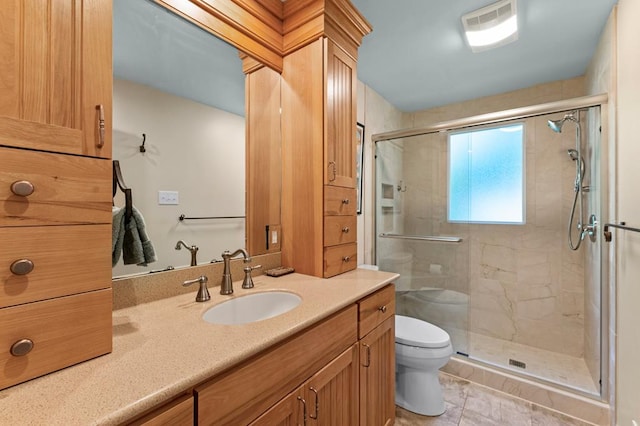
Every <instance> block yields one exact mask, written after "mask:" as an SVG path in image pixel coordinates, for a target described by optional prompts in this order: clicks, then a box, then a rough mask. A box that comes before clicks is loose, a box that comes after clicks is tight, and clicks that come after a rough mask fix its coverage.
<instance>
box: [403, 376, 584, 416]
mask: <svg viewBox="0 0 640 426" xmlns="http://www.w3.org/2000/svg"><path fill="white" fill-rule="evenodd" d="M440 382H441V384H442V388H443V393H444V399H445V405H446V407H447V411H446V412H445V413H444V414H443V415H441V416H438V417H428V416H420V415H418V414H415V413H412V412H410V411H407V410H404V409H402V408H400V407H396V422H395V425H396V426H427V425H428V426H431V425H435V426H503V425H504V426H592V425H591V423H586V422H583V421H581V420H578V419H575V418H573V417H569V416H565V415H563V414H561V413H558V412H555V411H552V410H548V409H546V408H544V407H540V406H538V405H536V404H532V403H530V402H528V401H525V400H522V399H519V398H514V397H512V396H510V395H507V394H505V393H502V392H498V391H495V390H493V389H490V388H487V387H484V386H481V385H477V384H475V383H471V382H468V381H465V380H462V379H459V378H457V377H454V376H451V375H448V374H446V373H441V374H440Z"/></svg>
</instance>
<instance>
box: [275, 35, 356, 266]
mask: <svg viewBox="0 0 640 426" xmlns="http://www.w3.org/2000/svg"><path fill="white" fill-rule="evenodd" d="M282 77H283V80H284V81H285V82H286V83H285V84H284V85H283V95H282V104H283V112H282V114H283V118H282V120H283V141H282V143H283V152H282V155H283V160H282V161H283V215H282V218H283V232H284V233H283V241H284V243H283V249H282V251H283V264H286V265H291V266H293V267H295V268H296V270H297V271H299V272H301V273H305V274H310V275H315V276H321V277H331V276H334V275H338V274H340V273H343V272H346V271H349V270H352V269H355V267H356V264H357V259H356V256H357V248H356V205H355V203H356V190H355V168H356V159H355V152H356V139H355V135H356V85H357V78H356V61H355V58H353V57H351V56H350V55H349V54H348V53H347V52H346V51H344V50H342V49H341V48H340V47H339V46H338V45H337V44H336V43H335V42H333V41H332V40H330V39H328V38H320V39H318V40H316V41H314V42H313V43H311V44H309V45H307V46H305V47H303V48H301V49H299V50H297V51H295V52H293V53H291V54H290V55H288V56H286V57H285V58H284V69H283V73H282Z"/></svg>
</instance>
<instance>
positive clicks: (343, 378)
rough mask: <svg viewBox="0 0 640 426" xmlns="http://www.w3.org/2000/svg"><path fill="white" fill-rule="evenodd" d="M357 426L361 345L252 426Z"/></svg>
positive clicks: (353, 347)
mask: <svg viewBox="0 0 640 426" xmlns="http://www.w3.org/2000/svg"><path fill="white" fill-rule="evenodd" d="M294 424H306V425H327V426H332V425H356V424H358V346H357V344H354V345H353V346H351V347H350V348H349V349H347V350H346V351H344V352H343V353H342V354H341V355H340V356H338V357H337V358H336V359H334V360H333V361H331V362H330V363H329V364H328V365H327V366H326V367H324V368H323V369H322V370H320V371H318V372H317V373H316V374H314V375H313V376H312V377H311V378H310V379H309V380H307V381H306V382H305V383H304V384H303V385H302V386H300V387H299V388H297V389H296V390H295V391H293V392H291V393H290V394H289V395H287V396H286V397H285V398H283V399H282V400H281V401H280V402H278V403H277V404H276V405H274V406H273V407H271V408H270V409H269V410H268V411H267V412H265V413H264V414H263V415H261V416H260V417H258V418H257V419H256V420H255V421H253V422H251V423H250V425H251V426H285V425H294Z"/></svg>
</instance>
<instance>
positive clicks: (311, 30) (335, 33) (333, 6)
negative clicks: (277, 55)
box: [282, 0, 372, 59]
mask: <svg viewBox="0 0 640 426" xmlns="http://www.w3.org/2000/svg"><path fill="white" fill-rule="evenodd" d="M283 20H284V22H283V27H282V29H283V33H282V34H283V54H284V55H285V56H286V55H287V54H289V53H291V52H292V51H294V50H296V49H299V48H301V47H303V46H305V45H307V44H309V43H311V42H313V40H315V39H317V38H318V37H322V36H326V37H328V38H330V39H331V40H333V42H335V43H336V44H337V45H338V46H340V47H341V48H342V49H344V50H345V51H347V53H349V54H350V55H351V56H353V58H354V59H356V58H357V51H358V47H359V46H360V44H362V38H363V37H364V36H365V35H367V34H369V33H370V32H371V31H372V28H371V24H369V22H368V21H367V20H366V19H365V18H364V16H362V14H360V12H358V10H357V9H356V8H355V7H354V6H353V5H352V4H351V2H350V1H349V0H301V1H296V2H292V1H287V2H286V3H285V4H284V14H283Z"/></svg>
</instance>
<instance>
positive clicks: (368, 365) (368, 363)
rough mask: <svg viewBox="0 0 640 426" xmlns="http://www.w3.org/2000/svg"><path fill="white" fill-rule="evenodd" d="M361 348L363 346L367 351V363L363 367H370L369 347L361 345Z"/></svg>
mask: <svg viewBox="0 0 640 426" xmlns="http://www.w3.org/2000/svg"><path fill="white" fill-rule="evenodd" d="M362 346H364V347H365V348H366V349H367V363H366V364H364V365H363V367H367V368H369V367H371V347H370V346H369V345H366V344H364V343H363V344H362Z"/></svg>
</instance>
